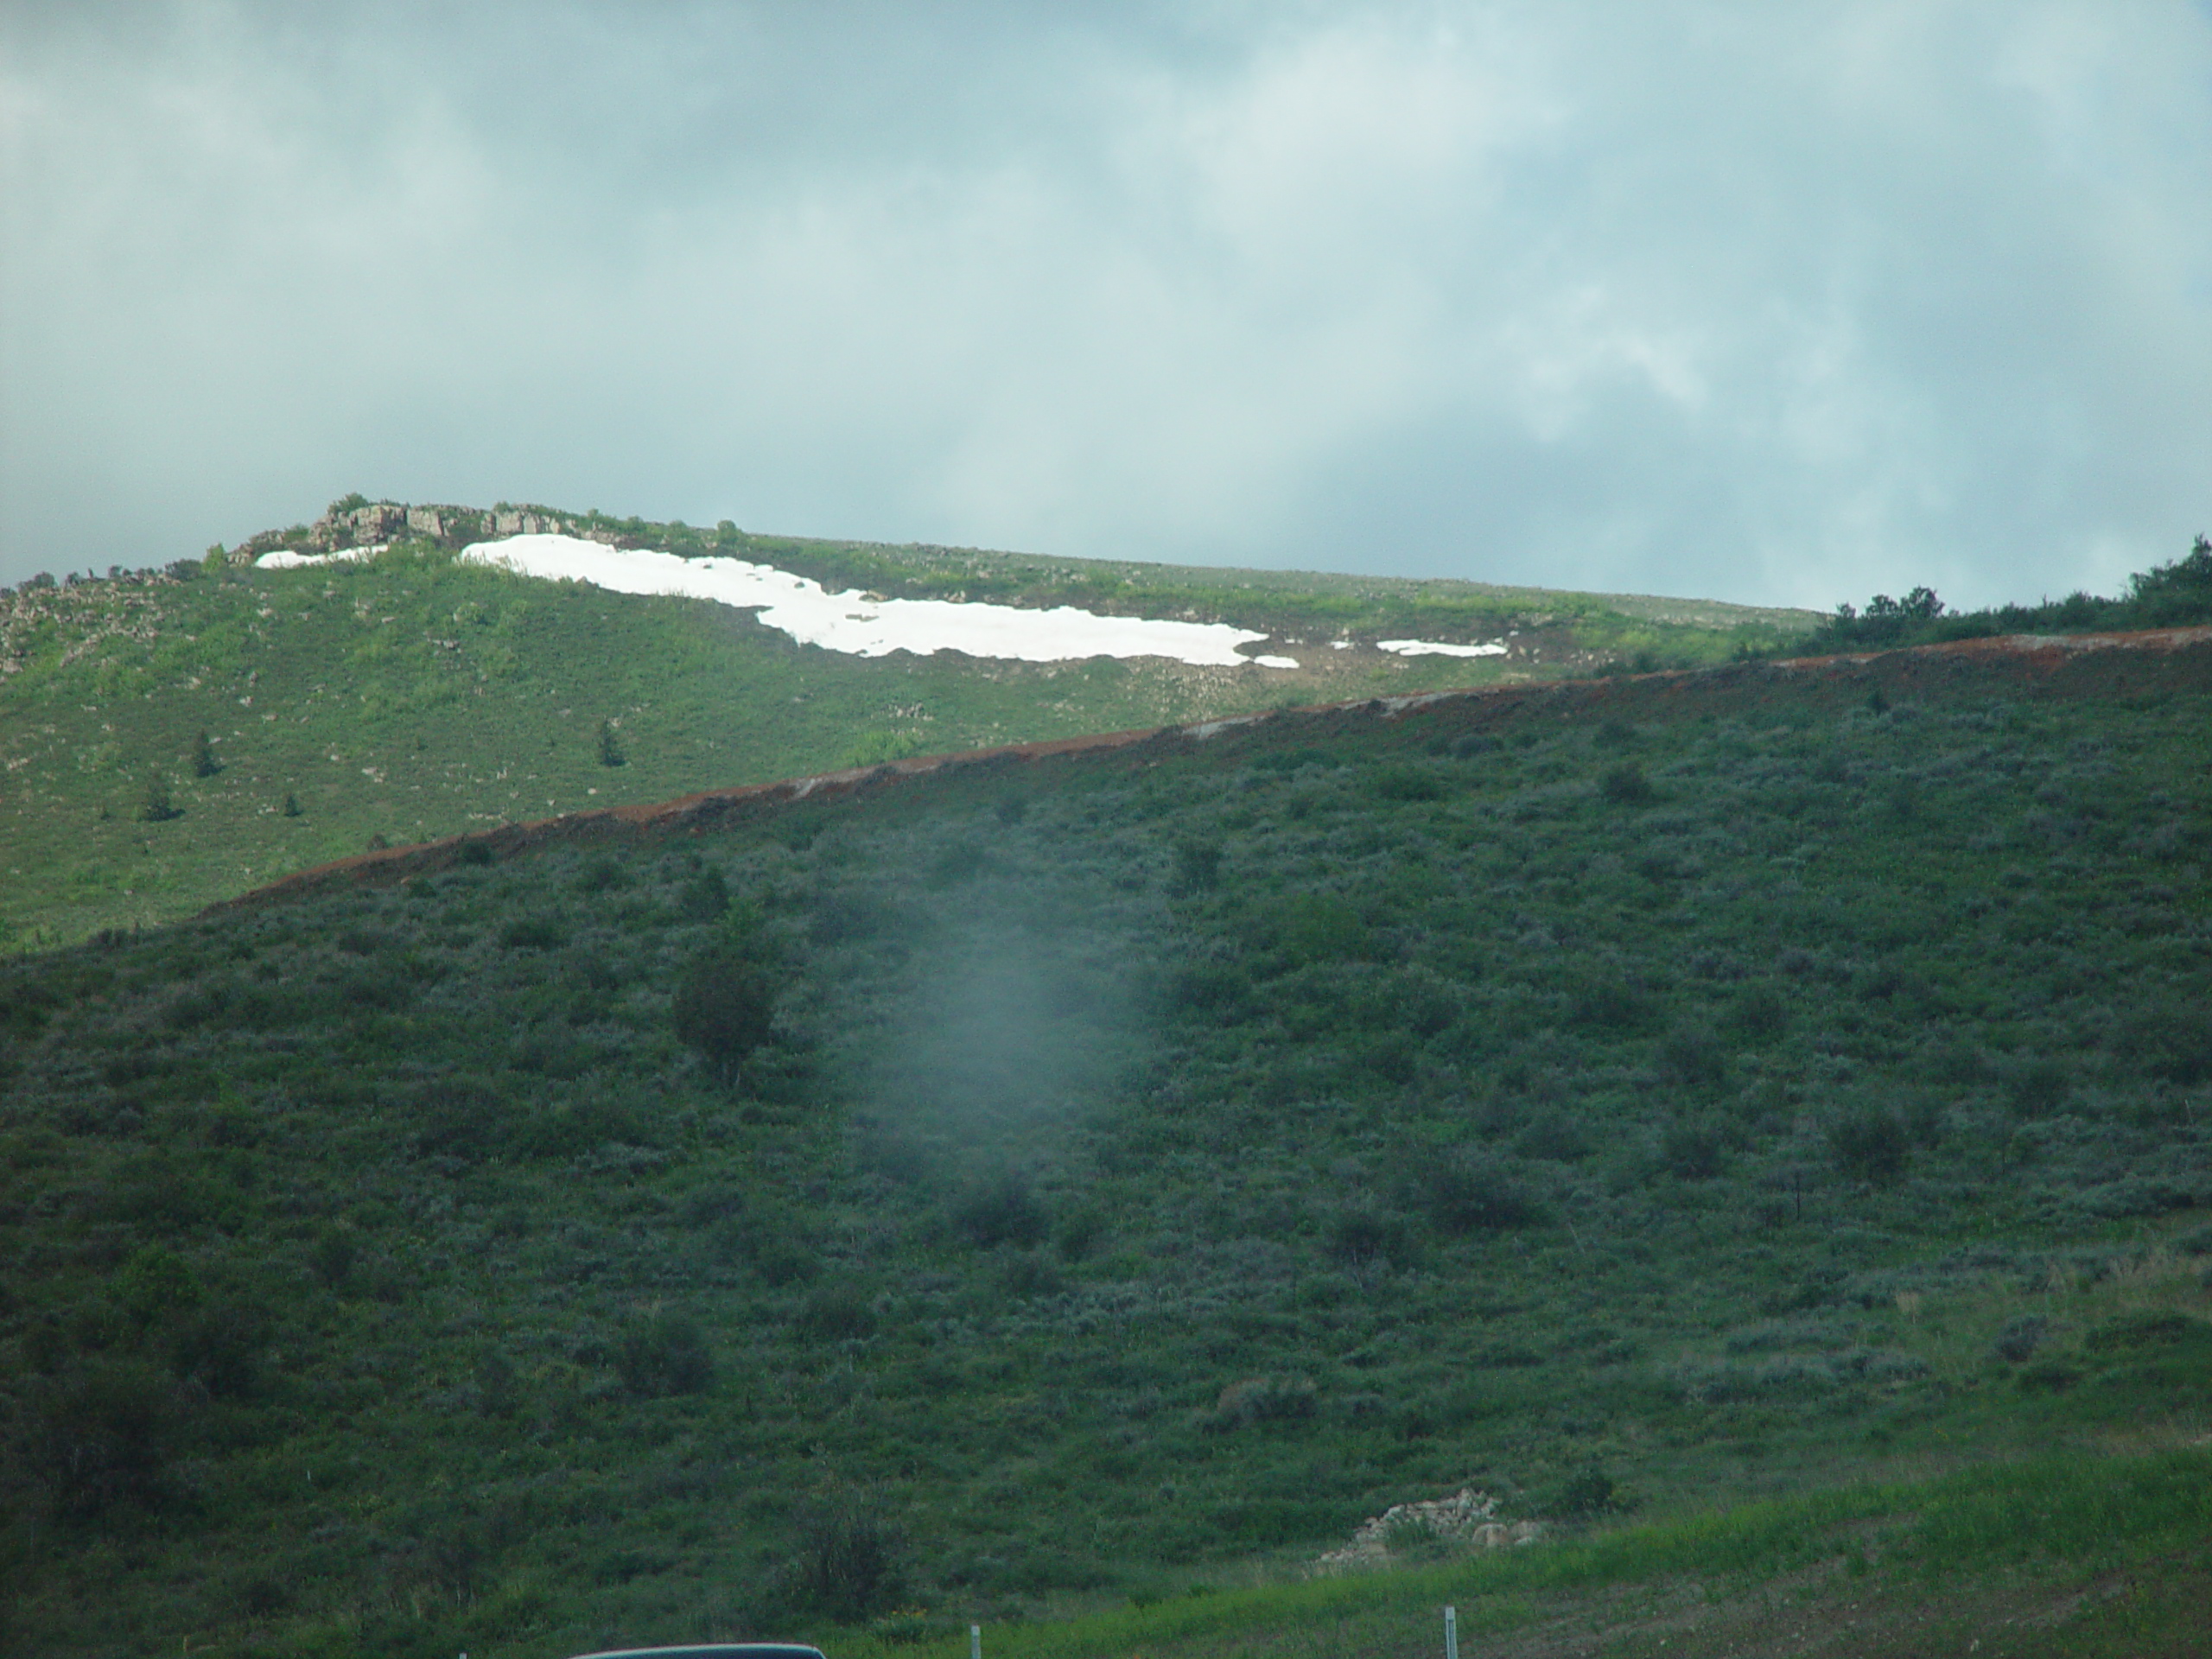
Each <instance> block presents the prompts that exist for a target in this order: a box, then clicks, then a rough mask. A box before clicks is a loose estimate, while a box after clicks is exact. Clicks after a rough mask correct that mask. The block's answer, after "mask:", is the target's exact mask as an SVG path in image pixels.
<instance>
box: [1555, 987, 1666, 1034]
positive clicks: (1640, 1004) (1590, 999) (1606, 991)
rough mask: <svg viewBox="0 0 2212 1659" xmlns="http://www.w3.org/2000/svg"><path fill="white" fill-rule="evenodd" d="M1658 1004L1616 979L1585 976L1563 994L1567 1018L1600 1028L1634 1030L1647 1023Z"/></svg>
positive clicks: (1655, 1012)
mask: <svg viewBox="0 0 2212 1659" xmlns="http://www.w3.org/2000/svg"><path fill="white" fill-rule="evenodd" d="M1658 1011H1659V1010H1658V1005H1657V1004H1656V1003H1655V1002H1654V1001H1652V1000H1651V998H1650V997H1649V996H1647V995H1645V994H1644V993H1643V991H1641V990H1639V989H1637V988H1636V987H1635V986H1633V985H1630V984H1629V983H1627V982H1625V981H1623V980H1618V979H1587V980H1585V981H1583V982H1581V983H1580V985H1577V986H1575V987H1574V988H1573V989H1572V990H1570V991H1569V992H1568V994H1567V1018H1568V1019H1569V1020H1573V1022H1574V1023H1575V1024H1576V1025H1578V1026H1584V1027H1591V1028H1592V1029H1595V1030H1600V1031H1636V1030H1638V1029H1641V1028H1642V1027H1644V1026H1647V1025H1649V1023H1650V1022H1651V1020H1652V1019H1653V1018H1654V1017H1655V1016H1656V1014H1657V1013H1658Z"/></svg>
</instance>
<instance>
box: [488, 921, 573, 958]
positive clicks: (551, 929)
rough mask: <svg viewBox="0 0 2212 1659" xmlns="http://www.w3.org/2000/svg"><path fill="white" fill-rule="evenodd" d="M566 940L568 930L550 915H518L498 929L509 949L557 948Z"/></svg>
mask: <svg viewBox="0 0 2212 1659" xmlns="http://www.w3.org/2000/svg"><path fill="white" fill-rule="evenodd" d="M568 942H569V930H568V929H567V928H565V927H563V925H561V923H560V921H559V919H558V918H556V917H551V916H518V917H517V918H515V919H514V920H513V921H512V922H509V923H508V924H507V925H505V927H503V928H501V929H500V930H499V943H500V944H503V945H505V946H506V948H507V949H508V950H559V949H560V948H561V947H562V946H563V945H564V944H567V943H568Z"/></svg>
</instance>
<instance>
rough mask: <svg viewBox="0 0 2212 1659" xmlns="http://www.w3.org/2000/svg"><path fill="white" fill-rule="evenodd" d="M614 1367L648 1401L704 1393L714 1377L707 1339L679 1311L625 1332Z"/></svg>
mask: <svg viewBox="0 0 2212 1659" xmlns="http://www.w3.org/2000/svg"><path fill="white" fill-rule="evenodd" d="M615 1370H616V1371H617V1372H618V1373H619V1374H620V1376H621V1378H622V1386H623V1387H624V1388H625V1389H628V1390H629V1391H630V1392H631V1393H632V1394H634V1395H639V1396H640V1397H641V1398H644V1399H648V1400H654V1399H660V1398H663V1397H664V1396H667V1395H680V1394H702V1393H704V1392H705V1391H706V1390H707V1389H709V1387H710V1386H712V1384H713V1383H714V1380H715V1361H714V1356H713V1355H712V1354H711V1353H709V1351H708V1350H707V1339H706V1338H705V1337H704V1336H703V1335H702V1333H701V1332H700V1330H699V1327H698V1326H697V1325H695V1324H694V1323H692V1321H691V1320H690V1319H685V1318H684V1317H683V1315H681V1314H678V1313H661V1314H657V1315H655V1316H654V1317H653V1318H652V1319H646V1320H644V1321H642V1322H640V1323H639V1324H636V1325H632V1326H631V1327H630V1328H629V1329H628V1330H626V1331H625V1332H623V1333H622V1340H621V1345H620V1349H619V1350H618V1351H617V1354H616V1357H615Z"/></svg>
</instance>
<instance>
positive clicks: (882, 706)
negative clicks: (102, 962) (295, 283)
mask: <svg viewBox="0 0 2212 1659" xmlns="http://www.w3.org/2000/svg"><path fill="white" fill-rule="evenodd" d="M447 512H448V515H449V516H451V514H452V512H453V510H451V509H448V510H447ZM455 522H456V523H459V522H460V521H459V520H456V521H455ZM467 522H468V523H472V524H473V523H474V522H476V520H475V519H474V518H471V519H469V520H467ZM582 527H584V528H592V527H597V528H598V529H600V530H601V532H602V533H606V534H609V535H613V534H614V533H615V531H616V530H617V529H619V530H620V532H621V534H622V535H623V537H625V538H626V539H627V540H629V541H632V542H635V543H639V544H641V545H656V546H660V545H665V546H670V547H672V548H674V549H676V550H685V551H690V552H694V553H696V552H704V551H711V550H718V549H719V550H723V551H728V552H732V553H734V554H736V555H739V556H746V557H749V558H753V559H755V560H759V561H764V562H772V563H780V564H781V565H783V566H784V567H785V568H790V569H797V570H799V571H801V572H803V573H804V574H808V575H815V576H817V577H819V578H822V579H825V580H828V581H830V582H836V583H840V584H842V583H855V584H874V585H876V586H877V587H878V588H880V589H881V590H883V591H887V592H893V593H901V594H918V595H926V596H936V597H944V596H953V595H958V594H971V595H972V596H973V597H976V598H984V597H988V598H991V599H994V600H996V601H1001V602H1020V603H1025V604H1040V605H1041V604H1052V603H1062V602H1068V603H1080V604H1084V605H1087V606H1090V607H1092V608H1095V609H1099V610H1103V611H1119V612H1122V613H1138V614H1157V615H1166V616H1184V615H1189V616H1192V617H1198V618H1200V619H1202V620H1236V621H1240V622H1242V623H1243V624H1245V625H1247V626H1253V627H1255V628H1265V629H1270V630H1281V631H1283V632H1285V633H1286V635H1287V637H1296V638H1306V637H1308V635H1309V634H1310V635H1311V636H1312V637H1313V638H1316V639H1332V638H1335V637H1338V635H1340V634H1341V635H1343V636H1344V637H1345V638H1347V639H1351V640H1352V641H1354V643H1353V644H1352V645H1351V648H1349V649H1346V650H1344V651H1341V652H1339V651H1333V650H1325V649H1319V648H1317V649H1315V650H1313V651H1308V652H1304V653H1303V656H1304V658H1305V659H1306V662H1307V664H1308V665H1307V667H1306V669H1305V670H1303V671H1299V672H1295V673H1294V672H1289V671H1269V670H1263V669H1260V668H1256V667H1255V668H1236V669H1218V668H1215V669H1205V668H1188V667H1185V666H1183V665H1181V664H1173V663H1168V662H1166V661H1164V660H1160V659H1145V660H1142V661H1138V662H1133V663H1122V662H1116V661H1114V660H1111V659H1108V658H1098V659H1094V660H1092V661H1089V662H1079V663H1068V664H1019V663H1008V662H995V661H987V660H978V659H975V658H966V657H962V656H959V655H957V654H955V653H942V652H941V653H938V654H936V655H933V656H930V657H921V658H918V657H914V656H911V655H906V654H903V653H902V654H900V655H899V656H896V657H893V658H884V659H880V660H864V659H861V658H854V657H848V656H841V655H838V654H836V653H835V652H825V651H821V650H816V649H810V648H803V647H800V646H798V645H795V644H793V643H792V642H791V640H790V639H788V638H787V637H785V636H784V635H782V634H779V633H777V632H774V631H772V630H770V629H766V628H763V627H761V626H759V625H758V624H757V623H756V622H754V621H753V619H752V615H751V613H744V612H733V611H730V610H728V609H725V608H723V607H717V606H714V605H711V604H708V603H705V602H702V601H681V600H672V599H670V600H658V599H643V598H630V597H623V596H620V595H615V594H606V593H601V592H597V591H594V590H592V589H588V588H579V587H575V586H574V585H563V584H557V583H551V582H531V581H527V580H524V579H521V578H518V577H513V576H509V575H504V574H501V573H498V572H493V571H489V570H486V569H479V568H474V567H470V566H466V565H461V564H457V563H455V562H454V558H453V553H454V546H455V545H457V544H458V543H460V542H461V541H462V540H463V539H465V535H466V534H467V533H468V532H465V531H461V530H459V529H456V530H454V531H450V532H449V533H448V535H447V537H446V539H445V541H444V542H442V543H441V542H436V541H432V540H429V539H417V540H416V541H413V542H410V543H402V544H400V545H399V546H397V547H396V548H394V549H393V550H391V551H389V552H387V553H386V554H385V555H383V556H380V557H378V558H377V559H375V560H373V561H370V562H367V563H359V564H339V565H334V566H333V567H331V568H329V569H305V570H289V571H278V570H256V569H251V568H242V567H239V566H238V565H235V564H232V563H227V562H216V563H213V565H212V566H211V567H210V568H208V569H201V567H200V565H199V564H197V563H189V564H184V565H180V566H177V567H175V569H174V570H173V571H171V572H166V573H159V574H144V573H142V574H141V575H137V576H124V575H119V574H118V575H117V576H116V577H114V578H111V579H101V580H96V581H87V582H77V583H75V584H74V585H70V586H63V587H54V586H40V585H35V584H30V585H26V586H25V587H24V588H22V589H21V590H20V591H18V592H16V593H13V594H6V595H0V669H4V670H5V671H6V677H4V679H0V768H4V770H0V875H4V877H5V880H4V884H3V885H0V946H5V947H10V948H14V949H18V950H21V949H23V948H27V947H35V946H37V945H41V944H60V943H66V942H68V941H72V940H74V939H79V938H86V937H88V936H89V935H91V934H92V933H93V932H96V931H99V930H101V929H103V928H111V927H116V926H129V925H145V924H148V923H154V922H161V921H167V920H173V919H175V918H179V917H181V916H186V915H190V914H192V913H194V912H197V911H198V910H200V909H201V908H203V907H204V906H207V905H208V904H210V903H213V902H214V901H215V900H217V899H222V898H226V897H228V896H230V895H231V894H233V893H238V892H241V891H244V890H245V889H246V888H249V887H253V886H256V885H257V884H259V883H261V882H264V881H266V880H270V879H271V878H273V877H276V876H279V875H283V874H287V873H289V872H290V871H293V870H296V869H299V868H303V867H306V866H308V865H312V864H316V863H321V862H323V861H327V860H329V859H333V858H337V857H340V856H343V855H347V854H351V853H356V852H359V851H360V850H361V849H363V848H364V847H365V846H367V845H369V844H370V843H371V842H372V839H380V840H382V841H385V842H392V843H402V842H416V841H423V840H430V839H435V838H437V837H439V836H449V835H454V834H459V833H461V832H463V831H465V830H467V829H471V828H472V827H475V826H479V825H482V824H486V823H499V822H505V821H513V820H528V819H531V818H537V817H548V816H550V815H552V814H555V813H557V812H565V811H570V810H577V809H581V808H585V807H589V806H594V805H601V804H611V803H617V802H632V801H653V800H661V799H665V798H669V797H671V796H675V795H680V794H683V793H686V792H689V791H694V790H700V789H707V788H713V787H718V786H723V785H733V784H743V783H750V782H759V781H764V780H766V779H775V778H782V777H793V776H801V775H804V774H807V773H810V772H822V771H826V770H830V769H833V768H836V767H839V766H849V765H852V764H855V763H860V762H867V761H872V760H882V759H886V758H888V757H891V756H895V755H900V754H912V753H938V752H945V751H953V750H961V749H969V748H976V747H985V746H988V745H993V744H999V743H1007V742H1018V741H1033V740H1038V739H1046V738H1056V737H1065V736H1072V735H1076V734H1082V733H1088V732H1101V731H1115V730H1121V729H1125V728H1138V727H1153V726H1160V725H1165V724H1168V723H1171V722H1176V721H1188V720H1195V719H1198V718H1202V717H1204V716H1205V715H1212V714H1220V713H1229V712H1238V711H1243V710H1249V709H1264V708H1268V707H1270V706H1273V705H1275V704H1281V703H1295V702H1319V701H1325V700H1329V699H1333V698H1344V697H1357V696H1370V695H1373V694H1376V693H1378V692H1390V691H1396V690H1407V689H1419V688H1427V687H1433V686H1440V685H1459V684H1471V683H1492V682H1497V681H1499V680H1503V679H1509V678H1517V677H1530V676H1535V677H1545V676H1552V675H1557V674H1561V673H1567V672H1576V671H1587V670H1589V669H1590V668H1592V667H1593V666H1596V665H1599V664H1606V663H1611V662H1629V661H1632V660H1634V659H1635V658H1637V656H1638V654H1641V655H1643V657H1644V658H1647V659H1650V660H1658V659H1660V658H1665V659H1666V660H1670V661H1672V660H1678V659H1679V660H1681V661H1686V662H1687V661H1718V660H1723V659H1725V658H1726V657H1727V656H1728V655H1729V654H1730V653H1731V652H1734V651H1735V650H1737V649H1738V647H1745V648H1749V647H1754V646H1768V645H1772V644H1773V643H1774V642H1775V641H1777V640H1778V639H1782V638H1784V637H1786V635H1787V632H1788V630H1789V626H1790V625H1791V624H1792V623H1793V622H1794V623H1795V624H1796V625H1797V626H1800V627H1802V625H1804V624H1805V623H1807V622H1808V621H1809V620H1810V619H1809V618H1805V617H1802V616H1797V615H1796V613H1784V612H1759V611H1752V610H1748V609H1745V608H1743V607H1726V606H1720V605H1710V604H1707V605H1700V604H1693V603H1678V602H1675V601H1663V602H1662V601H1636V600H1632V599H1619V600H1614V599H1605V598H1600V597H1597V596H1592V595H1581V594H1540V593H1534V592H1522V591H1516V590H1501V589H1483V588H1475V587H1473V586H1471V584H1465V583H1446V582H1429V583H1421V582H1387V581H1381V580H1372V581H1370V580H1355V579H1352V578H1348V577H1334V576H1322V575H1313V576H1307V575H1284V574H1281V573H1267V572H1252V571H1233V570H1232V571H1198V570H1183V569H1172V568H1169V567H1164V566H1147V565H1139V564H1116V565H1103V564H1100V565H1093V564H1086V563H1082V562H1077V561H1067V560H1060V561H1052V560H1036V559H1024V558H1020V557H1019V556H1013V555H1004V554H984V553H976V552H965V551H956V550H922V549H895V548H872V547H868V546H865V545H858V544H849V543H814V542H803V541H797V540H792V539H790V538H771V537H723V538H721V540H720V541H717V539H716V538H715V536H714V535H713V534H712V533H711V532H709V533H708V534H707V535H705V536H703V537H702V535H701V534H700V533H699V532H696V531H690V530H688V529H686V528H685V527H683V526H681V525H662V524H645V523H644V522H643V521H638V520H623V521H614V520H594V521H588V522H585V523H583V524H582ZM289 534H290V537H291V542H292V543H298V542H301V541H302V540H303V538H304V536H305V530H304V527H302V529H301V530H300V531H296V532H291V533H289ZM284 544H289V543H287V542H286V540H285V537H284V536H283V535H279V536H274V537H264V538H258V539H257V541H256V542H255V543H251V544H250V545H249V547H248V549H247V550H246V551H247V555H248V556H251V552H252V550H254V549H256V548H262V549H264V550H265V549H266V548H273V547H275V546H278V545H284ZM180 577H183V578H188V579H180ZM1515 625H1525V626H1526V627H1527V629H1528V634H1527V639H1526V644H1525V647H1522V648H1520V649H1521V652H1522V654H1521V655H1519V656H1517V657H1516V658H1515V659H1514V660H1512V661H1510V662H1503V663H1501V662H1498V661H1495V660H1491V661H1479V662H1469V661H1465V660H1454V659H1450V658H1436V657H1430V658H1410V659H1408V658H1402V657H1398V656H1395V655H1392V654H1389V653H1387V652H1379V651H1376V650H1375V649H1374V648H1373V642H1374V641H1375V640H1376V639H1381V638H1389V637H1392V636H1393V630H1399V631H1407V632H1418V631H1420V630H1422V629H1427V630H1432V631H1440V632H1441V633H1442V635H1443V637H1445V638H1447V639H1464V638H1466V637H1469V635H1470V631H1473V632H1474V633H1475V634H1478V635H1482V637H1487V635H1483V634H1482V631H1483V630H1484V629H1492V628H1494V629H1497V630H1500V631H1502V630H1503V629H1504V628H1505V627H1507V626H1515ZM1301 630H1303V631H1304V632H1300V631H1301ZM1421 637H1427V635H1422V636H1421ZM603 733H604V734H607V738H608V739H610V740H611V741H612V744H613V747H612V748H608V747H606V745H605V743H604V742H603V740H602V734H603ZM203 736H204V739H205V744H204V747H203V744H202V738H203ZM616 757H619V758H620V761H621V764H620V765H619V766H609V765H606V764H603V762H604V761H605V760H607V759H610V758H616ZM156 797H158V800H157V799H156ZM288 803H289V805H288ZM149 808H151V809H152V810H149ZM164 814H172V815H173V816H164Z"/></svg>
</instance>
